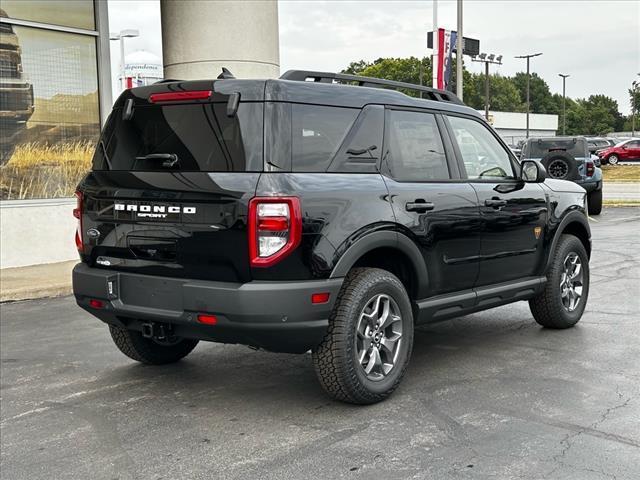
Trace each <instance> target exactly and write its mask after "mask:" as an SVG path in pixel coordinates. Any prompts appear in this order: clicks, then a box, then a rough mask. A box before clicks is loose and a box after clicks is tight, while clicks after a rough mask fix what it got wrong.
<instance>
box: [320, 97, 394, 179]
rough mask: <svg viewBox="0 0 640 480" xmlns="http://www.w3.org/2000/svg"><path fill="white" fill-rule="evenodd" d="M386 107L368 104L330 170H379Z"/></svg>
mask: <svg viewBox="0 0 640 480" xmlns="http://www.w3.org/2000/svg"><path fill="white" fill-rule="evenodd" d="M383 130H384V107H383V106H382V105H367V106H365V107H364V108H363V109H362V112H361V113H360V115H359V116H358V118H357V119H356V121H355V123H354V124H353V127H351V131H350V132H349V134H348V135H347V137H346V138H345V140H344V142H343V143H342V146H341V147H340V149H339V150H338V153H337V154H336V156H335V158H334V159H333V161H332V162H331V166H330V167H329V170H328V171H329V172H349V173H369V172H377V171H378V166H377V163H378V159H379V158H380V155H381V150H382V135H383Z"/></svg>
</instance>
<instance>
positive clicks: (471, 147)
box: [448, 117, 513, 179]
mask: <svg viewBox="0 0 640 480" xmlns="http://www.w3.org/2000/svg"><path fill="white" fill-rule="evenodd" d="M448 118H449V123H450V124H451V128H452V130H453V136H454V139H455V141H456V142H457V144H458V148H459V149H460V153H461V154H462V160H463V161H464V166H465V169H466V170H467V176H468V177H469V178H472V179H477V178H484V179H486V178H512V177H513V165H512V164H511V160H510V158H509V154H508V152H507V150H506V149H505V148H503V146H502V145H501V144H500V142H499V141H498V140H497V139H496V137H494V136H493V134H492V133H491V131H490V130H489V129H488V127H486V126H485V125H484V124H482V123H480V122H477V121H475V120H471V119H468V118H461V117H448Z"/></svg>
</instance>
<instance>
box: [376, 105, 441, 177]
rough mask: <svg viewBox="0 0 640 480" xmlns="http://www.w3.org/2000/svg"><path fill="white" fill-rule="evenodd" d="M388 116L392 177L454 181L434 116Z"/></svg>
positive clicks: (398, 113)
mask: <svg viewBox="0 0 640 480" xmlns="http://www.w3.org/2000/svg"><path fill="white" fill-rule="evenodd" d="M387 115H388V116H387V124H388V130H387V132H388V136H389V139H388V151H387V155H386V164H387V166H388V168H389V170H390V174H391V177H392V178H394V179H396V180H399V181H415V182H421V181H429V180H447V179H449V178H451V177H450V175H449V167H448V166H447V158H446V156H445V153H444V146H443V144H442V138H441V137H440V130H439V129H438V124H437V123H436V118H435V116H434V115H433V114H431V113H422V112H411V111H403V110H389V111H388V114H387Z"/></svg>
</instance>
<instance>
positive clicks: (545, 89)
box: [512, 72, 557, 113]
mask: <svg viewBox="0 0 640 480" xmlns="http://www.w3.org/2000/svg"><path fill="white" fill-rule="evenodd" d="M512 81H513V83H514V84H515V86H516V88H517V89H518V91H519V92H520V99H521V100H522V103H523V104H524V105H525V110H526V105H527V104H526V102H527V74H526V73H523V72H518V73H516V75H515V77H513V79H512ZM529 101H530V103H531V107H530V112H531V113H557V110H556V107H557V106H556V104H555V102H554V101H553V97H552V96H551V91H550V90H549V85H547V82H545V81H544V80H543V79H542V78H540V77H539V76H538V74H537V73H532V74H531V80H530V83H529Z"/></svg>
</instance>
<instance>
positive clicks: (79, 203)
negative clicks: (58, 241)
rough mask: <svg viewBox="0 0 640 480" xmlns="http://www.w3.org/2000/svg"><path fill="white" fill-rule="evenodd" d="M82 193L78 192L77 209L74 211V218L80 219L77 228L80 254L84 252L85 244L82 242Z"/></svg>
mask: <svg viewBox="0 0 640 480" xmlns="http://www.w3.org/2000/svg"><path fill="white" fill-rule="evenodd" d="M82 200H83V198H82V192H76V208H74V209H73V216H74V217H76V218H77V219H78V226H77V227H76V248H77V249H78V253H83V252H84V242H83V241H82V207H83V202H82Z"/></svg>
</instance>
